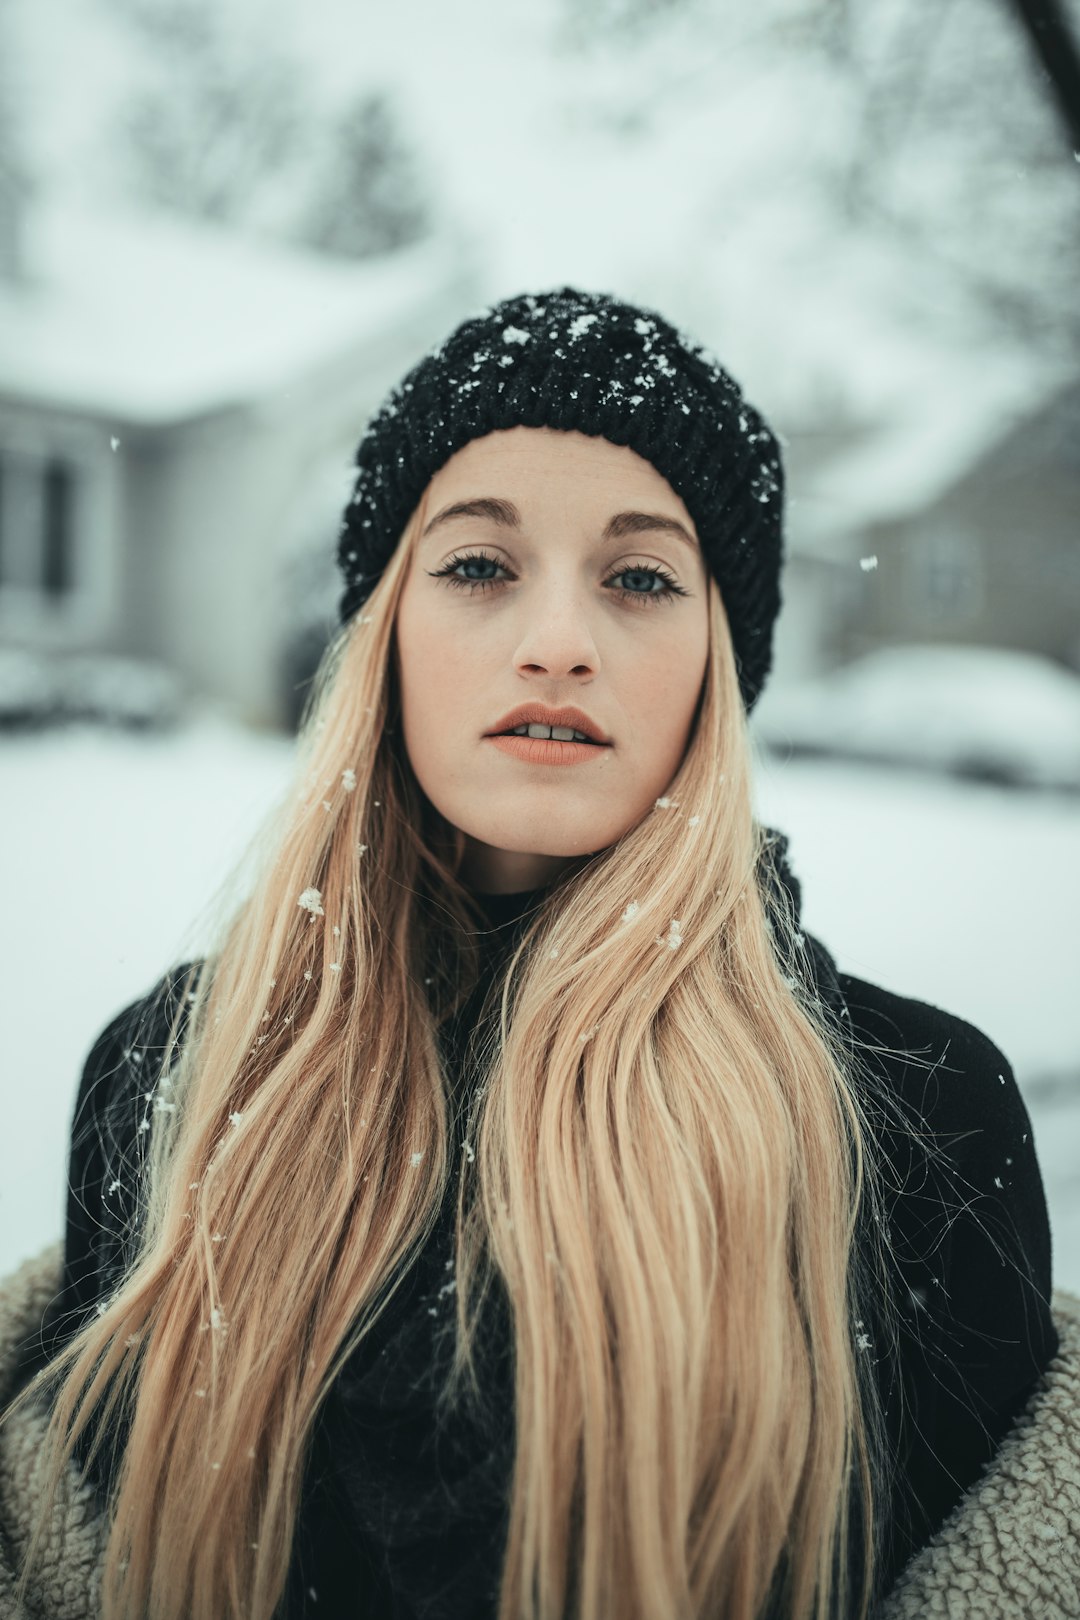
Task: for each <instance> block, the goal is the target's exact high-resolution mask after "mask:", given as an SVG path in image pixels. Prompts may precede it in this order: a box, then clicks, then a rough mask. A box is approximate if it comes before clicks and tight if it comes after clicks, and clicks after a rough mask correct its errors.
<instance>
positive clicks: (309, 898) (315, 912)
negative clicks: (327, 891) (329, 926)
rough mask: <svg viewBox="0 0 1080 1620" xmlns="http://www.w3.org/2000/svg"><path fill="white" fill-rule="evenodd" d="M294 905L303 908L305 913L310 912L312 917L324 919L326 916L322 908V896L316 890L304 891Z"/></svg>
mask: <svg viewBox="0 0 1080 1620" xmlns="http://www.w3.org/2000/svg"><path fill="white" fill-rule="evenodd" d="M296 903H297V905H298V906H303V908H304V910H305V911H310V912H311V915H312V916H313V917H325V915H326V913H325V912H324V911H323V908H322V895H321V894H320V893H319V891H318V889H305V890H304V892H303V894H302V895H301V896H300V898H299V900H298V901H297V902H296Z"/></svg>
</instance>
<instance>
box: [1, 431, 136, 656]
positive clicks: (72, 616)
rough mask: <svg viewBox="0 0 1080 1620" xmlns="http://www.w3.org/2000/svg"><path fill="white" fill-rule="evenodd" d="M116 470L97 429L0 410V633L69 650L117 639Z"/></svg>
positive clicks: (118, 507)
mask: <svg viewBox="0 0 1080 1620" xmlns="http://www.w3.org/2000/svg"><path fill="white" fill-rule="evenodd" d="M121 471H122V469H121V468H120V467H119V466H118V464H117V458H116V456H115V455H114V454H113V453H112V451H111V450H110V448H109V430H108V428H107V427H105V426H104V425H103V424H101V423H99V422H96V421H87V420H85V419H82V420H80V419H79V418H78V417H76V416H73V415H70V414H68V413H64V414H61V413H60V412H56V413H44V412H38V411H34V410H32V409H29V408H27V409H25V410H22V409H15V408H12V409H3V410H0V636H2V637H5V638H6V637H8V636H13V637H14V638H15V639H16V640H17V641H21V642H25V643H27V644H29V645H35V644H37V645H41V646H72V645H76V644H79V643H82V644H85V645H93V644H95V643H97V642H99V641H100V640H101V639H102V638H103V637H104V638H108V637H110V636H112V635H113V634H114V633H115V628H116V623H117V617H118V614H119V612H120V597H119V592H120V589H121V584H122V580H121V573H120V569H121V554H122V540H123V535H122V511H123V507H122V499H121V497H122V489H121V482H120V479H121Z"/></svg>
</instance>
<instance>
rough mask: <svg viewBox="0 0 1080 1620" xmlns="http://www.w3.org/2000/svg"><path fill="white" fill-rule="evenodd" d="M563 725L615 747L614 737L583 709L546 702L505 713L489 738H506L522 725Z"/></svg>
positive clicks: (598, 741)
mask: <svg viewBox="0 0 1080 1620" xmlns="http://www.w3.org/2000/svg"><path fill="white" fill-rule="evenodd" d="M533 725H536V726H563V727H567V728H569V729H570V730H572V731H580V732H582V733H583V735H584V736H585V737H587V738H588V740H589V742H591V743H595V744H596V745H597V746H599V747H601V748H610V747H611V745H612V744H611V738H610V737H608V736H606V735H605V733H604V731H603V728H602V727H601V726H599V725H598V724H597V723H596V721H595V720H593V719H592V718H591V716H589V715H587V714H586V713H585V712H584V710H583V709H577V708H574V707H573V706H572V705H567V706H565V707H563V708H558V709H557V708H551V707H549V706H548V705H547V704H546V703H519V704H518V705H517V707H516V708H514V709H511V710H510V711H509V713H507V714H504V715H501V716H500V718H499V719H498V720H496V722H495V724H494V725H493V726H492V728H491V730H490V731H486V732H485V733H484V735H485V736H486V737H505V736H508V735H510V734H512V733H513V732H515V731H516V730H517V728H518V727H519V726H533Z"/></svg>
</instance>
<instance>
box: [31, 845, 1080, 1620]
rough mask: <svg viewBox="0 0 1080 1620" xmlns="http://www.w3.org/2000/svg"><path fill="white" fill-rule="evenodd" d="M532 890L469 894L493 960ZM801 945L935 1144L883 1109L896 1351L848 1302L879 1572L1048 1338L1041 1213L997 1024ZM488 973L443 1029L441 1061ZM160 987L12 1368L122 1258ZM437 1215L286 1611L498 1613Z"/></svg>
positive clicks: (497, 1454)
mask: <svg viewBox="0 0 1080 1620" xmlns="http://www.w3.org/2000/svg"><path fill="white" fill-rule="evenodd" d="M784 853H785V842H784V841H781V844H780V847H779V850H778V852H777V854H776V856H775V860H776V867H775V871H774V872H773V873H771V874H770V878H771V880H772V881H777V880H778V881H780V882H782V883H783V885H784V886H785V888H786V889H787V890H788V893H789V894H790V896H791V898H792V901H793V903H794V905H795V907H796V910H798V906H799V901H800V893H799V886H798V882H797V880H796V879H795V878H794V876H793V874H792V873H791V871H790V869H789V868H788V867H787V865H786V862H785V860H784ZM538 893H539V891H529V892H528V893H524V894H517V895H508V896H489V897H486V901H485V904H486V909H487V911H488V915H489V917H490V918H491V921H492V924H493V934H492V947H491V949H492V960H493V961H494V960H495V958H496V957H497V956H498V955H499V953H501V952H502V951H503V950H504V949H505V948H506V946H507V945H508V943H509V942H510V940H511V939H512V938H513V937H515V933H516V930H517V928H518V927H519V925H520V923H521V921H522V920H523V914H524V912H525V911H526V909H527V907H528V906H529V904H530V903H531V902H532V901H534V900H535V899H536V898H537V897H538ZM807 943H808V947H809V949H810V952H811V960H812V970H813V973H814V977H815V980H816V983H817V986H818V988H819V989H820V991H821V992H822V994H823V995H824V996H825V998H826V999H827V1000H828V1001H829V1003H830V1005H831V1006H832V1007H833V1008H834V1010H835V1011H836V1013H837V1016H838V1017H839V1018H841V1019H842V1020H844V1021H846V1022H847V1023H849V1024H850V1027H851V1029H852V1031H853V1032H854V1034H855V1035H856V1036H857V1037H860V1038H861V1039H862V1040H868V1041H870V1042H873V1043H875V1044H876V1045H878V1046H880V1047H887V1048H890V1049H891V1050H890V1051H889V1052H888V1053H882V1054H880V1055H878V1056H876V1057H875V1058H873V1059H872V1060H871V1061H872V1062H873V1065H874V1066H875V1068H876V1071H877V1073H878V1074H879V1075H880V1076H881V1078H882V1079H883V1080H884V1081H885V1082H886V1085H887V1087H888V1090H889V1093H890V1094H891V1095H893V1096H895V1097H896V1098H897V1099H898V1100H899V1101H900V1102H901V1103H902V1104H903V1105H904V1106H905V1108H906V1109H907V1110H908V1111H910V1110H911V1109H914V1110H916V1111H917V1114H918V1116H921V1119H922V1120H924V1121H925V1123H926V1125H927V1126H928V1127H929V1129H930V1131H931V1132H932V1133H933V1136H934V1140H935V1142H936V1143H937V1146H938V1148H939V1149H943V1150H945V1162H944V1164H941V1163H938V1164H935V1163H934V1162H933V1161H930V1160H928V1159H926V1158H925V1157H924V1156H923V1155H922V1154H921V1153H920V1152H919V1151H918V1149H917V1147H916V1145H915V1144H913V1143H912V1141H911V1139H910V1137H909V1136H908V1135H907V1134H906V1133H905V1132H903V1131H900V1130H894V1129H893V1128H892V1127H891V1125H890V1124H889V1122H888V1121H887V1120H883V1121H882V1124H881V1131H880V1138H879V1139H880V1143H881V1147H882V1149H883V1151H884V1154H885V1156H886V1158H887V1160H888V1162H889V1164H890V1165H891V1166H892V1170H893V1176H892V1180H893V1181H894V1183H895V1185H894V1189H893V1191H892V1192H891V1193H890V1195H889V1208H888V1211H887V1214H888V1222H889V1227H890V1233H889V1235H890V1237H891V1239H892V1243H893V1247H894V1252H895V1255H896V1263H897V1265H898V1267H899V1275H898V1278H897V1286H898V1290H899V1292H900V1293H901V1295H902V1296H903V1297H902V1300H901V1304H902V1324H901V1340H900V1352H901V1353H900V1359H899V1364H894V1363H893V1361H892V1360H891V1359H890V1358H889V1357H888V1356H887V1355H885V1354H883V1353H881V1349H882V1344H883V1339H882V1338H881V1336H880V1335H879V1333H878V1330H877V1326H876V1324H875V1323H874V1322H873V1321H870V1322H868V1323H867V1324H866V1326H867V1329H868V1330H869V1331H868V1332H867V1338H868V1340H869V1341H870V1342H869V1344H868V1345H867V1346H866V1353H867V1354H869V1355H871V1356H872V1357H873V1358H874V1362H875V1371H876V1373H877V1376H878V1378H879V1380H880V1383H881V1387H882V1389H883V1391H884V1392H885V1397H886V1425H887V1429H888V1433H889V1437H890V1445H891V1448H892V1450H893V1453H894V1455H895V1457H896V1459H897V1465H898V1466H897V1486H896V1496H895V1501H894V1504H893V1512H892V1515H891V1521H890V1526H889V1531H888V1537H887V1544H886V1548H885V1553H884V1559H883V1564H882V1568H881V1571H880V1574H879V1590H880V1591H882V1592H884V1591H886V1590H887V1589H888V1587H889V1585H890V1584H891V1581H892V1579H893V1578H894V1576H895V1575H896V1574H897V1573H898V1571H899V1570H900V1569H901V1568H902V1567H903V1565H904V1564H905V1563H906V1562H907V1560H908V1558H909V1557H910V1556H911V1555H912V1553H913V1552H915V1551H916V1550H917V1549H918V1548H919V1547H921V1546H922V1545H924V1544H925V1542H926V1541H927V1539H928V1538H929V1536H930V1535H931V1534H932V1533H933V1532H934V1531H935V1530H936V1529H937V1528H938V1527H939V1526H940V1525H941V1524H942V1523H943V1521H944V1520H945V1518H946V1517H947V1515H948V1514H949V1512H950V1511H951V1509H952V1508H953V1506H954V1505H955V1504H956V1503H957V1502H958V1501H959V1500H960V1498H961V1496H962V1495H963V1494H964V1492H965V1490H966V1489H967V1488H968V1487H969V1486H970V1485H971V1484H972V1483H973V1482H974V1481H975V1480H976V1478H977V1477H978V1475H979V1473H980V1472H981V1470H982V1468H983V1466H984V1464H985V1463H986V1462H987V1461H988V1460H989V1458H990V1457H991V1456H992V1455H993V1454H994V1451H995V1450H996V1448H997V1445H998V1443H999V1441H1000V1440H1001V1438H1002V1437H1003V1436H1004V1435H1005V1433H1006V1431H1007V1429H1008V1428H1009V1426H1010V1423H1011V1422H1012V1420H1013V1418H1014V1417H1015V1416H1016V1414H1017V1413H1019V1412H1020V1410H1021V1409H1022V1408H1023V1406H1024V1403H1025V1401H1026V1399H1027V1397H1028V1395H1029V1393H1030V1392H1031V1390H1032V1387H1033V1385H1034V1383H1035V1380H1036V1378H1037V1377H1038V1374H1039V1373H1040V1371H1041V1370H1042V1369H1043V1368H1045V1367H1046V1365H1047V1363H1048V1362H1049V1361H1050V1360H1051V1359H1052V1357H1053V1356H1054V1355H1055V1354H1056V1353H1057V1350H1058V1337H1057V1332H1056V1329H1055V1326H1054V1322H1053V1318H1052V1316H1051V1313H1050V1296H1051V1251H1050V1231H1049V1222H1048V1217H1047V1209H1046V1201H1045V1196H1044V1192H1043V1186H1042V1179H1041V1176H1040V1173H1039V1167H1038V1162H1037V1159H1036V1155H1035V1147H1034V1142H1033V1139H1032V1130H1031V1122H1030V1119H1029V1117H1028V1113H1027V1109H1026V1107H1025V1105H1024V1102H1023V1099H1022V1097H1021V1095H1020V1092H1019V1090H1018V1088H1017V1086H1016V1083H1015V1080H1014V1078H1013V1074H1012V1071H1011V1069H1010V1067H1009V1065H1008V1063H1007V1061H1006V1059H1005V1058H1004V1057H1003V1055H1002V1053H1001V1052H1000V1051H999V1050H998V1048H997V1047H996V1046H995V1045H994V1044H993V1042H992V1041H990V1040H989V1039H988V1038H987V1036H986V1035H984V1034H982V1033H981V1032H980V1031H979V1030H978V1029H976V1028H974V1027H973V1026H972V1025H971V1024H968V1023H965V1022H964V1021H963V1020H962V1019H960V1018H957V1017H954V1016H952V1015H951V1014H949V1013H946V1012H943V1011H941V1010H940V1009H938V1008H936V1007H933V1006H930V1005H928V1004H925V1003H923V1002H919V1001H914V1000H910V999H908V998H905V997H902V996H897V995H893V994H891V993H890V992H889V991H887V990H883V989H880V988H878V987H877V986H875V985H872V984H868V983H866V982H865V981H863V980H861V979H858V978H855V977H853V976H852V975H849V974H838V973H837V971H836V966H835V963H834V961H833V959H832V957H831V956H830V954H829V953H828V951H827V950H826V949H825V948H824V946H822V945H821V943H820V942H819V941H817V940H815V939H813V938H812V936H807ZM176 977H177V978H178V977H179V975H177V976H176ZM484 988H485V984H484V983H483V982H482V984H481V985H480V986H479V987H478V990H477V992H476V995H475V996H474V997H473V998H471V1000H470V1002H469V1003H467V1004H466V1005H465V1006H464V1007H463V1008H462V1009H461V1010H460V1012H459V1013H458V1015H457V1016H456V1017H455V1018H454V1019H453V1020H450V1021H449V1023H448V1024H447V1025H444V1026H443V1028H442V1029H441V1030H440V1043H441V1047H442V1052H443V1057H444V1060H445V1061H446V1063H447V1066H448V1068H449V1069H451V1070H453V1069H454V1066H455V1065H456V1064H458V1063H459V1062H460V1057H461V1053H462V1050H463V1046H464V1040H465V1038H466V1037H467V1035H468V1033H469V1031H470V1029H471V1027H472V1024H473V1023H474V1022H475V1018H476V1015H477V1013H478V1010H479V1004H480V1000H481V999H482V994H483V990H484ZM168 991H169V985H168V983H163V984H162V985H161V986H158V987H156V989H155V991H153V992H151V995H150V996H148V997H146V998H143V999H141V1000H140V1001H138V1002H135V1003H133V1004H132V1006H131V1007H129V1008H126V1009H125V1010H124V1011H123V1012H122V1013H120V1014H119V1015H118V1016H117V1017H116V1018H114V1019H113V1020H112V1022H111V1023H110V1024H109V1025H108V1026H107V1027H106V1028H105V1029H104V1030H103V1031H102V1033H101V1034H100V1035H99V1037H98V1038H97V1040H96V1041H95V1043H94V1045H93V1047H92V1049H91V1051H90V1054H89V1056H88V1058H87V1061H86V1065H85V1068H84V1071H83V1075H82V1079H81V1083H80V1085H79V1089H78V1095H77V1099H76V1104H75V1110H74V1116H73V1120H72V1137H71V1140H72V1146H71V1156H70V1167H69V1196H68V1209H67V1225H66V1246H65V1286H64V1290H63V1292H62V1294H61V1295H60V1296H59V1297H58V1298H57V1300H56V1301H55V1302H54V1305H53V1306H52V1307H51V1309H50V1310H49V1312H48V1313H47V1316H46V1319H45V1322H44V1324H43V1329H42V1335H41V1340H40V1344H38V1345H37V1347H36V1349H35V1350H34V1352H33V1354H31V1355H30V1356H28V1359H27V1360H26V1363H25V1367H24V1370H23V1374H22V1376H23V1377H28V1376H29V1375H30V1373H31V1372H32V1371H33V1370H34V1369H35V1368H36V1367H37V1366H38V1365H41V1364H42V1362H43V1361H44V1359H45V1358H46V1356H47V1354H48V1352H49V1351H50V1350H51V1349H53V1348H54V1347H58V1346H59V1345H60V1344H62V1343H63V1342H64V1339H65V1337H66V1335H67V1334H68V1333H70V1332H71V1331H73V1330H74V1328H75V1327H76V1326H77V1325H78V1324H79V1322H81V1320H82V1319H83V1317H84V1314H85V1313H86V1312H88V1311H90V1310H92V1309H93V1308H94V1306H95V1304H96V1303H97V1301H98V1300H99V1299H100V1298H101V1296H102V1294H103V1292H104V1291H105V1290H106V1288H107V1287H109V1286H110V1285H111V1283H112V1282H113V1281H114V1280H115V1279H116V1277H117V1276H118V1275H119V1273H120V1270H121V1268H122V1266H123V1263H124V1256H125V1235H126V1233H127V1230H128V1223H129V1221H130V1219H131V1217H132V1215H133V1213H134V1210H135V1201H134V1197H133V1186H134V1180H135V1176H134V1174H133V1167H134V1166H136V1165H137V1164H138V1162H139V1153H140V1146H141V1143H140V1139H141V1138H144V1137H145V1133H146V1132H147V1130H148V1129H149V1128H150V1123H151V1120H152V1113H151V1106H152V1105H151V1102H150V1099H149V1096H148V1095H147V1094H146V1091H144V1082H143V1081H142V1078H141V1074H142V1070H143V1068H144V1067H145V1068H147V1069H151V1070H152V1068H153V1056H154V1049H155V1047H157V1048H158V1049H160V1047H161V1045H162V1044H163V1042H164V1038H165V1036H164V1031H165V1028H166V1027H167V1015H168V1014H169V1012H170V1011H171V1010H172V1003H171V1000H170V996H169V995H168V994H166V993H165V992H168ZM905 1054H908V1055H913V1056H916V1057H918V1058H919V1059H922V1060H930V1063H931V1065H932V1066H931V1067H927V1066H926V1063H925V1062H920V1063H918V1064H915V1063H912V1062H911V1061H909V1057H908V1056H905ZM864 1061H866V1060H865V1058H864ZM452 1215H453V1211H452V1202H451V1200H450V1199H448V1200H447V1204H446V1207H445V1209H444V1212H443V1218H442V1220H441V1221H440V1225H439V1227H438V1229H437V1231H436V1233H435V1235H434V1236H433V1238H432V1240H431V1241H430V1242H429V1244H428V1245H427V1247H426V1248H425V1250H424V1252H423V1254H422V1255H421V1257H420V1260H419V1261H418V1263H417V1264H416V1266H415V1267H414V1268H413V1270H412V1272H411V1273H410V1275H409V1277H408V1278H407V1279H406V1283H405V1285H404V1286H403V1287H402V1288H401V1289H400V1290H399V1292H398V1294H397V1295H396V1296H395V1298H394V1299H393V1301H392V1302H391V1305H390V1307H389V1308H388V1310H387V1311H386V1313H385V1314H384V1316H383V1318H382V1319H381V1320H380V1323H379V1324H378V1327H377V1329H376V1332H375V1333H374V1334H372V1335H371V1336H370V1337H369V1338H368V1339H367V1340H365V1342H364V1343H363V1344H362V1345H361V1346H360V1347H359V1348H358V1350H357V1351H356V1352H355V1354H354V1355H353V1357H352V1359H351V1360H350V1361H349V1363H348V1364H347V1365H346V1367H345V1368H344V1370H343V1372H342V1374H341V1375H340V1377H339V1379H338V1382H337V1384H336V1385H335V1387H334V1389H333V1391H332V1392H331V1395H330V1397H328V1399H327V1401H326V1403H325V1404H324V1407H323V1409H322V1411H321V1413H320V1414H319V1419H318V1421H317V1423H316V1426H315V1432H314V1435H313V1440H312V1446H311V1450H310V1454H309V1459H308V1465H307V1470H306V1473H305V1480H304V1488H303V1493H302V1502H301V1511H300V1518H299V1522H298V1527H297V1536H296V1541H295V1544H294V1550H293V1558H292V1562H291V1566H290V1575H289V1582H288V1588H287V1592H286V1596H285V1599H284V1600H283V1605H282V1609H281V1614H282V1616H283V1620H284V1617H287V1620H299V1617H300V1616H304V1617H306V1620H326V1617H328V1616H333V1617H335V1620H336V1617H337V1616H341V1617H342V1620H344V1617H345V1616H346V1615H349V1616H350V1617H351V1616H352V1615H353V1614H354V1613H355V1612H356V1611H357V1608H358V1605H357V1603H356V1594H358V1593H360V1592H367V1593H368V1594H369V1599H368V1603H367V1604H366V1605H364V1606H363V1612H365V1613H366V1614H368V1615H370V1616H371V1617H372V1620H383V1617H387V1620H389V1617H391V1616H393V1617H395V1620H414V1617H416V1620H419V1617H421V1616H423V1617H425V1620H442V1617H445V1620H450V1617H453V1620H462V1617H471V1616H477V1617H480V1616H483V1615H493V1614H494V1613H495V1609H496V1593H497V1579H498V1572H499V1567H500V1560H501V1549H502V1546H503V1542H504V1538H505V1533H506V1525H507V1512H508V1494H509V1493H508V1481H509V1476H510V1470H511V1467H512V1458H513V1451H512V1446H513V1426H512V1411H513V1377H512V1370H511V1361H510V1356H509V1351H508V1345H509V1342H510V1333H509V1316H508V1314H507V1311H506V1309H505V1301H504V1300H502V1299H501V1297H500V1296H499V1294H498V1293H497V1292H496V1294H495V1296H494V1299H493V1301H492V1304H491V1307H490V1308H491V1311H492V1314H491V1317H490V1321H489V1322H486V1323H485V1326H486V1327H487V1329H488V1331H486V1332H485V1334H484V1342H485V1344H486V1345H487V1346H488V1350H487V1361H486V1379H485V1390H486V1393H487V1396H488V1405H487V1407H486V1409H485V1411H484V1412H476V1411H474V1410H473V1409H471V1408H470V1409H469V1412H468V1414H467V1415H463V1416H462V1418H461V1419H460V1420H459V1421H457V1422H455V1423H454V1424H452V1425H450V1426H448V1427H447V1428H445V1429H442V1430H440V1429H438V1428H437V1426H436V1422H435V1416H434V1412H433V1409H432V1402H433V1391H434V1389H435V1387H436V1386H437V1382H438V1376H439V1373H440V1371H441V1370H442V1367H443V1366H444V1365H445V1363H442V1364H440V1363H439V1361H438V1358H437V1356H436V1355H434V1354H433V1332H434V1328H435V1326H436V1325H437V1323H438V1322H439V1321H442V1320H444V1319H448V1318H449V1315H450V1313H451V1312H452V1310H453V1303H452V1299H451V1296H450V1295H449V1293H448V1291H447V1289H446V1286H445V1285H446V1282H447V1280H448V1279H450V1278H452V1276H453V1272H452V1270H451V1269H450V1267H451V1266H452V1254H453V1251H452V1241H451V1232H452V1225H451V1223H452ZM433 1319H434V1320H433ZM102 1457H103V1458H104V1459H106V1460H105V1461H103V1462H101V1463H100V1464H99V1465H98V1466H97V1467H96V1469H95V1470H94V1471H93V1472H92V1473H91V1475H90V1477H91V1479H92V1480H93V1482H94V1484H95V1485H96V1486H98V1487H99V1488H102V1487H103V1484H104V1480H105V1477H106V1476H107V1472H108V1469H109V1467H110V1466H111V1463H110V1462H109V1461H108V1451H107V1450H106V1451H105V1452H103V1453H102ZM84 1459H85V1451H83V1452H82V1455H81V1456H80V1461H83V1460H84Z"/></svg>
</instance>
